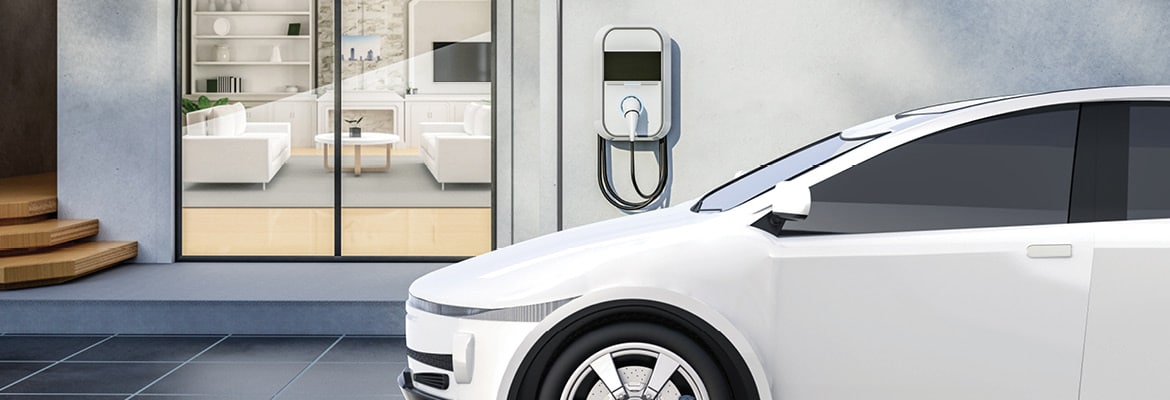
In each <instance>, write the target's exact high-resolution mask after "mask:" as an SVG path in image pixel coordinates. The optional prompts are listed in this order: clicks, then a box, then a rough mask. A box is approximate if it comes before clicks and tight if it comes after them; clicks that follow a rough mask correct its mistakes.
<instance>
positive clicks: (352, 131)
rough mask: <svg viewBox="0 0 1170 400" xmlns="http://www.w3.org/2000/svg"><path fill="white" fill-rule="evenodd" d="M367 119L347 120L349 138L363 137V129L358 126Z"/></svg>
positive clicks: (363, 117)
mask: <svg viewBox="0 0 1170 400" xmlns="http://www.w3.org/2000/svg"><path fill="white" fill-rule="evenodd" d="M363 119H366V117H365V116H362V117H358V119H347V120H345V122H348V123H349V137H362V127H360V126H357V125H358V124H360V123H362V120H363Z"/></svg>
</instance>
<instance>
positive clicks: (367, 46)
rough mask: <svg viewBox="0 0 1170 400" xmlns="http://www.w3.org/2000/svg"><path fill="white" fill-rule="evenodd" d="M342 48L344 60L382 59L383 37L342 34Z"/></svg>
mask: <svg viewBox="0 0 1170 400" xmlns="http://www.w3.org/2000/svg"><path fill="white" fill-rule="evenodd" d="M340 50H341V59H342V60H343V61H381V60H382V37H381V36H378V35H356V36H342V37H341V49H340Z"/></svg>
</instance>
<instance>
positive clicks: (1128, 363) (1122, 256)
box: [1081, 219, 1170, 400]
mask: <svg viewBox="0 0 1170 400" xmlns="http://www.w3.org/2000/svg"><path fill="white" fill-rule="evenodd" d="M1092 225H1096V228H1097V251H1096V253H1095V254H1094V260H1093V300H1092V305H1091V306H1090V307H1089V330H1088V332H1087V335H1086V338H1085V340H1086V343H1085V369H1084V378H1083V381H1084V383H1083V388H1082V390H1083V392H1082V394H1081V399H1082V400H1103V399H1156V398H1159V399H1160V398H1166V397H1167V393H1170V379H1167V377H1168V376H1170V318H1168V316H1170V220H1165V219H1161V220H1157V219H1154V220H1140V221H1118V222H1098V223H1094V224H1092Z"/></svg>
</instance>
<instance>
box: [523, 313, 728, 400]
mask: <svg viewBox="0 0 1170 400" xmlns="http://www.w3.org/2000/svg"><path fill="white" fill-rule="evenodd" d="M640 344H649V345H650V346H643V347H647V350H645V351H647V352H651V351H652V350H653V349H652V348H653V347H659V348H661V349H665V350H667V351H669V352H670V353H673V355H674V356H677V357H679V358H681V360H680V361H682V364H684V365H686V366H687V367H688V368H679V369H678V370H677V371H679V372H676V373H674V374H673V375H671V376H673V377H675V379H671V381H670V383H669V384H668V385H673V386H674V387H676V388H678V391H679V393H682V394H687V393H686V392H687V391H688V390H692V389H693V390H695V391H696V392H700V391H703V390H704V389H705V393H702V394H699V393H693V395H694V396H695V398H696V399H707V400H734V396H733V395H732V391H731V390H729V387H730V385H729V383H728V378H727V377H726V376H725V375H724V372H723V371H724V370H725V368H724V366H721V365H719V364H718V362H716V361H715V359H714V358H713V357H711V355H710V354H709V353H708V352H707V350H705V349H704V348H703V347H702V346H701V345H699V344H698V343H696V342H695V341H694V340H693V339H691V338H690V337H688V335H686V334H685V333H684V332H679V331H677V330H673V329H669V328H666V327H663V326H661V325H656V324H651V323H645V322H622V323H617V324H613V325H607V326H604V327H601V328H598V329H595V330H593V331H591V332H588V333H586V334H584V335H582V336H579V337H577V338H576V339H575V340H573V342H572V343H570V344H569V345H568V346H567V347H565V348H564V350H563V351H562V352H561V353H560V354H558V355H556V356H555V357H554V360H553V362H552V365H551V366H550V367H549V369H548V370H547V375H545V377H544V379H543V383H542V384H541V387H540V391H539V393H540V395H539V397H538V399H540V400H552V399H562V397H561V395H562V393H563V392H564V391H565V389H566V387H568V386H570V385H573V384H574V382H577V381H582V382H585V381H588V380H589V379H590V377H588V376H586V375H588V374H593V376H594V377H593V378H592V379H593V380H592V382H594V383H597V378H596V374H595V373H592V372H585V373H581V368H583V364H585V363H587V361H588V360H589V359H591V358H593V357H595V356H596V355H597V354H598V353H599V352H601V351H603V350H607V349H611V348H614V347H615V346H616V347H619V348H625V347H626V346H631V347H633V348H635V349H633V350H625V352H626V353H630V352H640V351H642V350H640V349H636V348H637V347H638V346H639V345H640ZM663 354H665V353H663ZM645 358H646V357H645V356H639V355H628V356H622V357H617V356H615V357H614V358H613V359H614V364H615V366H616V367H617V368H618V369H619V370H621V369H622V368H626V367H632V368H635V369H636V368H638V367H647V363H648V362H649V363H650V365H649V366H650V367H652V366H653V365H652V364H653V359H650V360H649V361H647V360H646V359H645ZM630 370H631V371H632V370H633V369H630ZM627 372H628V371H627ZM690 375H697V382H701V383H698V384H693V383H689V381H688V380H687V379H686V378H684V377H686V376H690ZM646 379H649V377H647V378H646ZM591 386H592V384H585V386H583V387H582V388H578V390H577V392H575V393H571V394H570V395H569V399H570V400H576V399H583V398H586V397H585V395H584V394H585V393H586V391H587V390H588V389H587V387H591ZM691 386H694V387H693V388H692V387H691ZM664 392H665V391H664ZM684 398H685V397H684Z"/></svg>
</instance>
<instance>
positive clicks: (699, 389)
mask: <svg viewBox="0 0 1170 400" xmlns="http://www.w3.org/2000/svg"><path fill="white" fill-rule="evenodd" d="M561 400H710V396H708V394H707V389H706V387H705V386H704V385H703V381H702V379H701V378H700V377H699V373H698V371H696V370H695V368H694V367H693V366H691V364H690V363H688V362H687V361H686V360H684V359H683V358H682V357H679V356H678V355H677V354H675V353H674V352H671V351H670V350H667V349H665V348H662V347H661V346H657V345H653V344H650V343H621V344H616V345H613V346H610V347H606V348H604V349H602V350H599V351H597V352H595V353H593V355H591V356H589V357H588V358H586V359H585V361H583V362H581V364H580V365H579V366H578V367H577V369H576V370H575V371H573V374H572V375H570V377H569V381H568V382H566V385H565V389H564V390H563V391H562V392H561Z"/></svg>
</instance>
